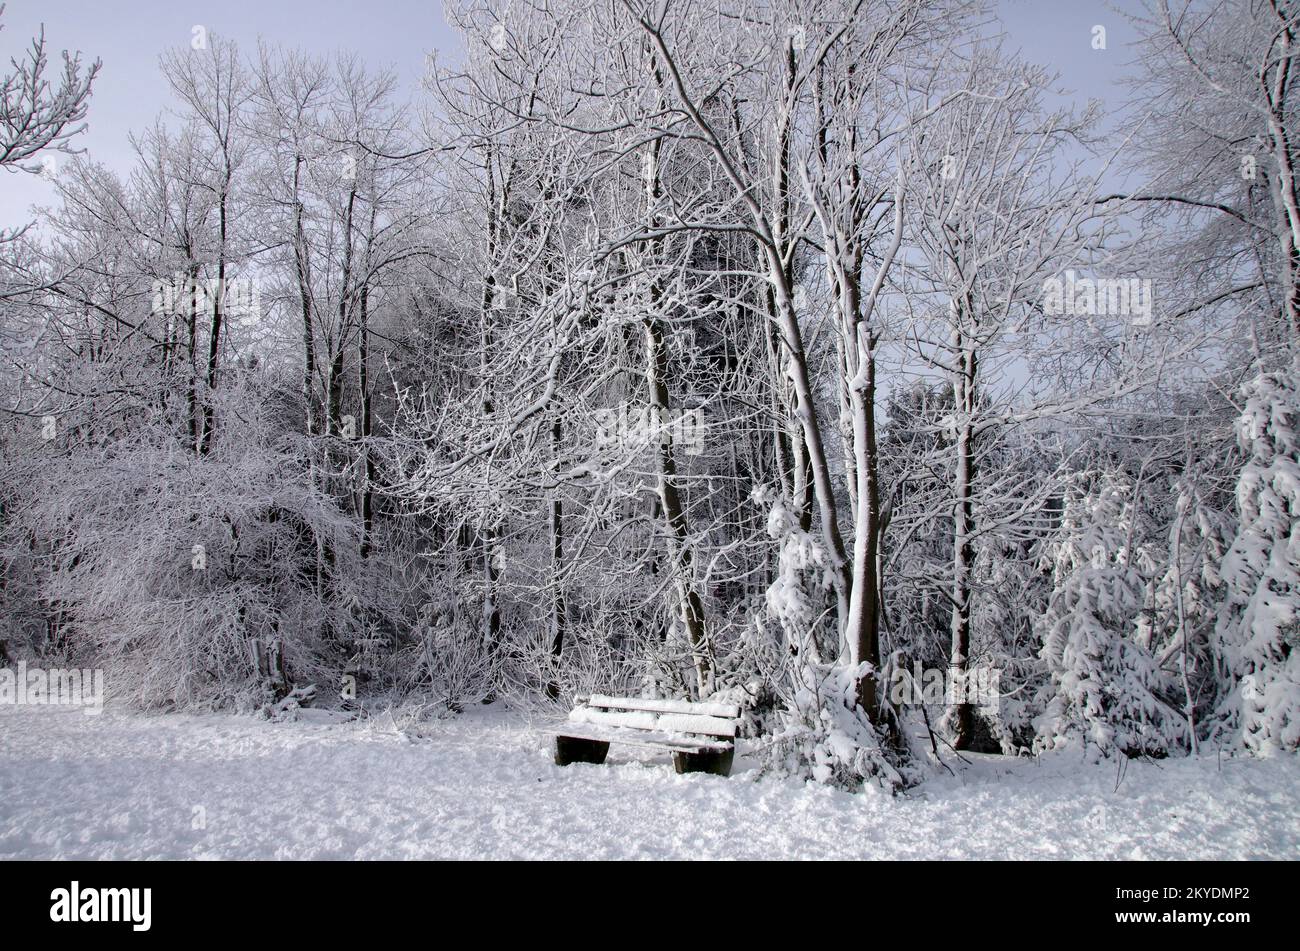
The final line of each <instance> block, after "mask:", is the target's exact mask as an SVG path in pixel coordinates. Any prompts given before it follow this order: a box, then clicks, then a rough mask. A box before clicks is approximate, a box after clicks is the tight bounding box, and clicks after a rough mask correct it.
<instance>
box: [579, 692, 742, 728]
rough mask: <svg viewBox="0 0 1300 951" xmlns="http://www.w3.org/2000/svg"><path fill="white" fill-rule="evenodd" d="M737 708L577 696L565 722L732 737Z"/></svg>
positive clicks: (637, 698)
mask: <svg viewBox="0 0 1300 951" xmlns="http://www.w3.org/2000/svg"><path fill="white" fill-rule="evenodd" d="M739 717H740V708H739V707H737V706H736V705H735V704H733V703H692V702H690V701H689V700H652V699H647V698H644V697H607V696H605V695H603V694H593V695H592V696H590V697H578V698H576V700H575V706H574V708H573V712H572V713H570V714H569V720H570V721H571V722H573V723H594V724H599V725H601V726H616V727H622V728H624V729H630V730H653V731H655V732H658V733H692V734H696V735H699V736H721V737H727V738H734V737H735V735H736V730H737V722H736V721H737V719H738V718H739Z"/></svg>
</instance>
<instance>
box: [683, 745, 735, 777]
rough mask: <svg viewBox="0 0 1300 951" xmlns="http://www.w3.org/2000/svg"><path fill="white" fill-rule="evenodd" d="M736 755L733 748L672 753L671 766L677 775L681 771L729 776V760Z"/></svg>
mask: <svg viewBox="0 0 1300 951" xmlns="http://www.w3.org/2000/svg"><path fill="white" fill-rule="evenodd" d="M735 755H736V751H735V749H734V748H733V749H729V750H700V752H698V753H674V754H673V766H674V768H676V770H677V773H678V775H680V774H682V773H711V774H712V775H714V776H730V775H731V760H732V758H733V757H734V756H735Z"/></svg>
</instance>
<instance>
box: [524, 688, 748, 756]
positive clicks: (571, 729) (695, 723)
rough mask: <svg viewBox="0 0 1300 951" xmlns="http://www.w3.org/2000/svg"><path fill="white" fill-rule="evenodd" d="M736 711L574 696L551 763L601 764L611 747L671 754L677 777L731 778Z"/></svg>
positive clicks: (554, 729)
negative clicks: (618, 745) (712, 775)
mask: <svg viewBox="0 0 1300 951" xmlns="http://www.w3.org/2000/svg"><path fill="white" fill-rule="evenodd" d="M739 717H740V708H739V707H737V706H735V705H734V704H730V703H693V702H691V701H688V700H659V699H653V698H647V697H609V696H605V695H604V694H593V695H592V696H590V697H578V698H576V700H575V705H574V708H573V710H572V712H570V713H569V716H568V719H567V720H566V721H565V722H564V723H561V724H558V725H556V726H554V727H552V728H551V729H549V730H547V731H546V732H548V733H551V734H553V735H554V736H555V762H556V765H558V766H567V765H568V764H570V763H603V762H604V761H605V755H606V754H607V753H608V752H609V744H610V743H627V744H631V745H634V746H648V747H655V748H659V749H666V750H670V751H672V754H673V765H674V766H675V767H676V769H677V772H679V773H694V772H707V773H715V774H718V775H722V776H726V775H729V774H730V773H731V761H732V757H733V756H734V754H735V744H736V732H737V729H738V722H737V721H738V720H739Z"/></svg>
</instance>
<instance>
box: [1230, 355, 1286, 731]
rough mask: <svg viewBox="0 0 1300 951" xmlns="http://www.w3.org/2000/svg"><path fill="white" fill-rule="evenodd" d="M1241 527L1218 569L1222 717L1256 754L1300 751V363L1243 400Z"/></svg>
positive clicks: (1268, 376) (1260, 380) (1263, 381)
mask: <svg viewBox="0 0 1300 951" xmlns="http://www.w3.org/2000/svg"><path fill="white" fill-rule="evenodd" d="M1245 397H1246V401H1245V409H1244V410H1243V411H1242V414H1241V418H1240V420H1239V423H1238V437H1239V438H1240V440H1241V445H1242V447H1243V448H1244V449H1245V450H1246V451H1247V452H1248V453H1249V457H1248V459H1247V461H1246V464H1245V465H1244V466H1243V467H1242V470H1241V475H1240V477H1239V479H1238V482H1237V507H1238V511H1239V518H1240V523H1239V526H1238V529H1237V536H1236V538H1235V539H1234V540H1233V542H1232V547H1231V548H1230V549H1229V550H1228V553H1227V555H1226V556H1225V557H1224V560H1223V565H1222V567H1221V569H1220V571H1221V575H1222V580H1223V586H1224V601H1223V604H1222V607H1221V609H1220V614H1219V619H1218V624H1217V626H1216V628H1215V636H1216V638H1217V640H1218V642H1219V644H1220V645H1221V650H1222V656H1223V659H1224V662H1225V663H1226V665H1227V674H1228V675H1229V677H1230V683H1231V687H1230V689H1229V691H1228V693H1227V696H1226V697H1225V699H1224V701H1223V704H1222V707H1221V711H1220V712H1221V714H1222V716H1223V718H1224V723H1225V724H1226V725H1227V726H1228V727H1229V728H1231V729H1235V730H1237V731H1239V735H1240V738H1241V741H1242V742H1243V743H1244V744H1245V745H1246V746H1247V747H1248V748H1250V749H1253V750H1260V751H1263V750H1294V749H1296V748H1297V747H1300V361H1293V362H1292V363H1290V364H1289V365H1288V366H1285V367H1282V368H1280V369H1278V370H1276V371H1273V372H1269V373H1263V374H1261V375H1260V376H1258V377H1257V378H1256V379H1255V380H1253V381H1252V382H1251V383H1250V384H1249V385H1248V386H1247V387H1246V392H1245Z"/></svg>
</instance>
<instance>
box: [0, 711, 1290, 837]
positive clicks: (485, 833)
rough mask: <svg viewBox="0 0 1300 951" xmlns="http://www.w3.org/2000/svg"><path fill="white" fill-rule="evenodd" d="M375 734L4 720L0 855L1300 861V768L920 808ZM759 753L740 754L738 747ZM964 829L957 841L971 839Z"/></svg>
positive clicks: (1256, 764)
mask: <svg viewBox="0 0 1300 951" xmlns="http://www.w3.org/2000/svg"><path fill="white" fill-rule="evenodd" d="M425 732H426V734H427V735H425V736H423V737H421V738H418V739H416V738H411V737H408V736H405V735H403V734H400V733H398V732H396V731H394V730H393V729H392V725H391V722H390V724H389V727H388V729H387V730H385V729H384V728H383V727H382V726H379V725H378V724H376V723H374V722H373V721H372V722H371V723H370V724H358V723H315V722H299V723H290V724H271V723H266V722H261V721H257V720H252V719H246V718H237V717H229V716H179V715H177V716H164V717H151V718H146V717H139V716H132V715H127V714H123V713H119V712H115V711H112V710H109V711H107V712H105V713H104V714H103V715H102V716H98V717H91V716H84V715H82V714H81V713H79V712H72V711H67V710H58V709H51V708H40V707H37V708H17V707H4V708H0V858H5V859H10V858H28V859H44V858H95V859H101V858H102V859H133V858H201V859H217V858H220V859H236V858H281V859H351V858H360V859H379V858H458V859H474V858H493V859H564V858H601V859H612V858H712V859H731V858H735V859H777V858H818V859H820V858H843V859H866V858H879V859H884V858H901V859H949V858H962V859H975V858H978V859H1064V858H1078V859H1082V858H1088V859H1182V858H1196V859H1248V858H1275V859H1296V858H1300V808H1298V801H1297V794H1296V787H1297V781H1298V780H1300V761H1297V760H1296V759H1295V758H1294V757H1289V756H1284V757H1277V758H1273V759H1269V760H1257V759H1245V758H1237V759H1230V758H1227V757H1225V758H1223V759H1222V761H1221V762H1220V761H1218V760H1217V759H1216V758H1215V757H1213V756H1210V757H1207V758H1204V759H1202V760H1200V761H1185V760H1173V761H1169V762H1166V763H1163V764H1160V765H1156V764H1151V763H1139V762H1134V763H1131V764H1129V766H1128V770H1127V773H1126V775H1125V776H1124V778H1123V781H1122V782H1121V783H1120V785H1119V788H1118V789H1116V788H1115V786H1116V772H1115V768H1114V766H1113V765H1103V766H1099V767H1090V766H1086V765H1082V764H1081V763H1080V762H1079V761H1078V759H1077V757H1074V756H1064V755H1059V754H1058V755H1053V756H1048V757H1044V758H1043V759H1041V760H1039V761H1037V762H1031V761H1020V762H1011V761H1008V760H1005V759H1001V758H997V757H972V762H971V764H970V765H969V766H966V767H964V768H963V769H962V771H961V773H960V775H959V776H957V777H948V776H944V777H943V778H941V779H934V780H931V781H929V782H927V783H926V784H924V785H923V786H921V787H920V788H918V789H914V790H912V791H911V793H910V794H909V796H907V797H906V798H899V799H893V800H891V799H888V798H884V797H882V796H865V795H863V796H853V795H849V794H846V793H841V792H836V791H833V790H830V789H827V788H823V787H816V786H812V785H801V784H799V783H795V782H789V781H779V780H775V779H770V778H765V779H759V778H757V776H756V774H755V771H754V763H753V761H752V760H750V759H748V758H745V757H743V756H742V757H741V758H740V759H739V760H738V762H737V771H736V773H735V774H734V775H733V776H732V777H731V778H730V779H720V778H717V777H712V776H703V775H692V776H677V775H676V774H674V772H673V770H672V767H671V765H670V764H669V762H668V758H667V757H666V756H659V757H655V756H646V755H644V754H642V753H641V752H639V751H635V750H631V749H628V748H623V749H620V748H618V747H617V746H616V747H614V748H613V749H612V750H611V752H610V758H609V763H608V764H607V765H604V766H586V765H574V766H569V767H565V768H563V769H560V768H558V767H556V766H554V765H553V764H552V763H551V758H550V757H551V753H550V743H549V739H548V738H547V737H544V736H542V735H541V734H540V733H539V732H537V730H536V729H535V728H534V726H533V725H530V723H529V722H528V720H527V719H526V718H525V717H522V716H520V715H518V714H515V713H510V712H506V711H503V710H496V709H480V710H474V711H472V712H470V713H468V714H466V715H465V716H462V717H460V718H458V719H454V720H448V721H445V722H439V723H436V724H433V725H431V726H429V727H427V728H426V730H425ZM744 749H745V745H744V742H743V741H742V745H741V751H742V753H743V751H744ZM959 830H965V831H964V833H963V832H962V831H959Z"/></svg>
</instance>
